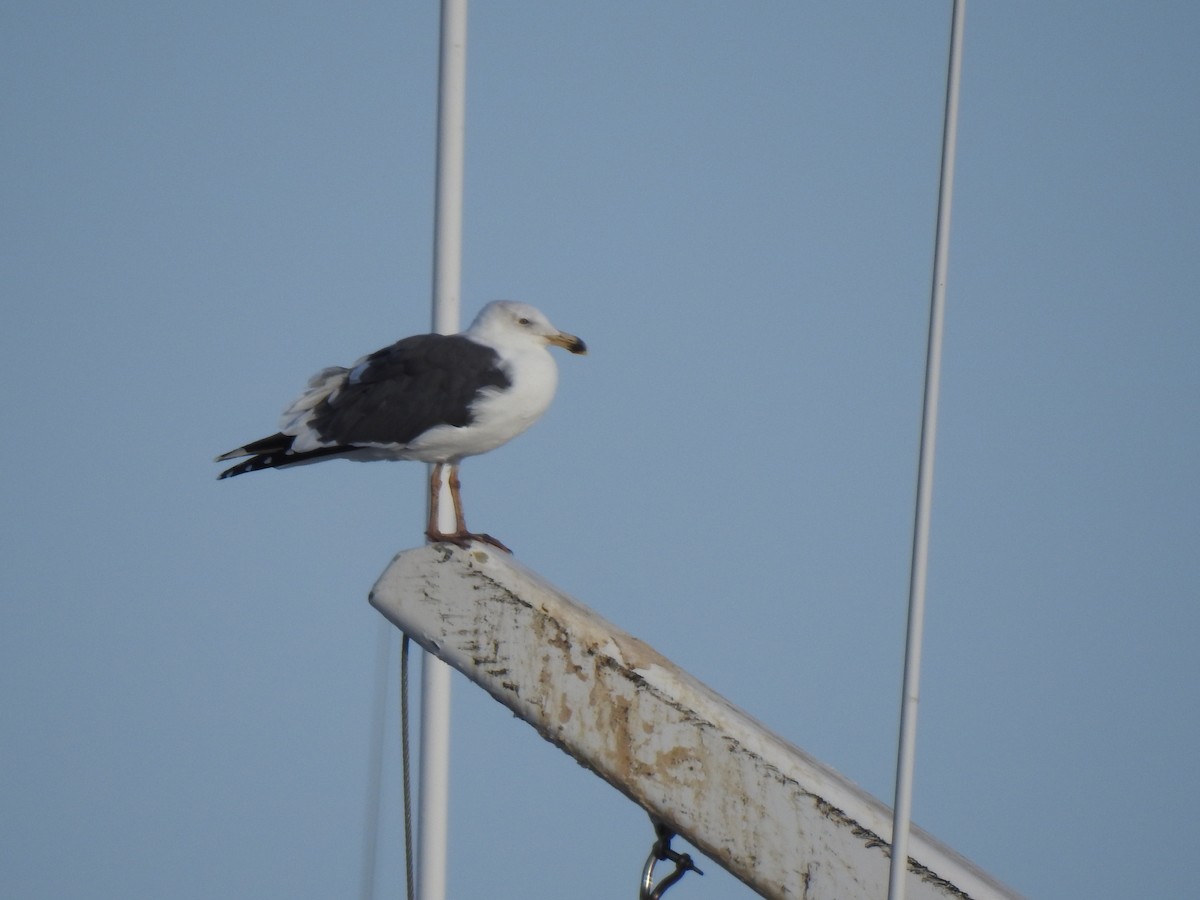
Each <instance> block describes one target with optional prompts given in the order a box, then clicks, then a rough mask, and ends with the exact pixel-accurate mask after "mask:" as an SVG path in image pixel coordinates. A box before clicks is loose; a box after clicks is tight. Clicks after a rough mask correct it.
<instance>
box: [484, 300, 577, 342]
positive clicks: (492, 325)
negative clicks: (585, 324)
mask: <svg viewBox="0 0 1200 900" xmlns="http://www.w3.org/2000/svg"><path fill="white" fill-rule="evenodd" d="M467 334H469V335H473V336H476V337H479V338H483V339H484V340H496V341H508V340H512V339H519V338H520V336H523V335H527V336H529V337H532V338H533V339H535V340H538V341H540V342H542V343H544V344H553V345H555V346H557V347H562V348H563V349H564V350H567V351H569V352H571V353H577V354H585V353H587V344H585V343H584V342H583V341H582V340H581V339H580V338H577V337H576V336H575V335H573V334H567V332H565V331H559V330H558V329H557V328H555V327H554V326H553V325H552V324H550V320H549V319H547V318H546V316H545V314H544V313H542V311H541V310H539V309H538V308H537V307H534V306H530V305H529V304H528V303H518V302H517V301H515V300H493V301H492V302H491V303H489V304H488V305H487V306H485V307H484V308H483V309H481V310H480V311H479V315H478V316H476V317H475V321H474V322H472V323H471V327H470V328H469V329H467Z"/></svg>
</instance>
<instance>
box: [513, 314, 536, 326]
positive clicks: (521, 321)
mask: <svg viewBox="0 0 1200 900" xmlns="http://www.w3.org/2000/svg"><path fill="white" fill-rule="evenodd" d="M517 324H518V325H532V324H533V323H532V322H530V321H529V320H528V319H526V318H525V317H524V316H521V318H519V319H517Z"/></svg>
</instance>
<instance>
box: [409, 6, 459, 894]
mask: <svg viewBox="0 0 1200 900" xmlns="http://www.w3.org/2000/svg"><path fill="white" fill-rule="evenodd" d="M466 87H467V0H442V16H441V46H440V53H439V60H438V125H437V188H436V190H437V197H436V201H435V209H434V242H433V330H434V331H436V332H439V333H441V334H452V333H454V332H456V331H458V330H459V301H460V297H461V288H462V205H463V147H464V138H463V135H464V123H465V109H466ZM438 507H439V509H438V512H439V518H438V528H439V529H441V530H442V531H452V530H453V529H454V527H455V523H454V515H453V511H452V504H451V502H450V498H449V488H448V486H447V485H446V484H445V483H444V482H443V484H442V486H441V488H440V502H439V504H438ZM420 752H421V787H420V809H419V812H418V827H417V896H418V897H419V898H420V900H443V898H444V897H445V896H446V845H447V832H448V816H447V809H448V807H449V794H450V668H449V667H448V666H446V665H445V664H444V663H442V662H440V661H439V660H438V659H436V658H435V657H433V656H430V655H429V654H425V656H424V658H423V659H422V665H421V751H420Z"/></svg>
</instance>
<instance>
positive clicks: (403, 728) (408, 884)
mask: <svg viewBox="0 0 1200 900" xmlns="http://www.w3.org/2000/svg"><path fill="white" fill-rule="evenodd" d="M408 646H409V640H408V635H407V634H403V633H401V636H400V778H401V781H402V782H403V785H404V788H403V794H404V887H405V896H406V897H407V898H408V900H413V897H414V896H415V894H416V869H415V868H414V867H413V841H412V771H411V769H410V767H409V753H408Z"/></svg>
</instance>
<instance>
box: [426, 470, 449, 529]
mask: <svg viewBox="0 0 1200 900" xmlns="http://www.w3.org/2000/svg"><path fill="white" fill-rule="evenodd" d="M443 465H444V464H443V463H434V465H433V468H432V469H430V470H429V521H428V522H426V523H425V537H426V538H427V539H428V540H429V541H431V542H435V543H436V542H437V541H441V540H445V538H446V536H445V535H444V534H442V533H441V531H439V530H438V508H439V506H440V503H439V501H440V500H441V497H442V466H443Z"/></svg>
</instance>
